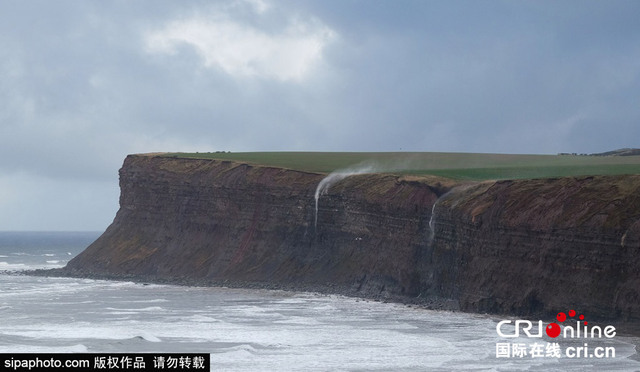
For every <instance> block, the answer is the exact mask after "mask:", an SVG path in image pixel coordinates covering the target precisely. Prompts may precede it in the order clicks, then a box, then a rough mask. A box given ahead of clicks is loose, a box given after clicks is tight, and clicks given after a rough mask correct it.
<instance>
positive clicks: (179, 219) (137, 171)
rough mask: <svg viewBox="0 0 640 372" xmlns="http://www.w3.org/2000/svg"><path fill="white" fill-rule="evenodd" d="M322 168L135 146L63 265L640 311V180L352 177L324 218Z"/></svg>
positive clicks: (408, 296) (469, 305)
mask: <svg viewBox="0 0 640 372" xmlns="http://www.w3.org/2000/svg"><path fill="white" fill-rule="evenodd" d="M324 176H325V175H323V174H316V173H305V172H299V171H294V170H287V169H281V168H273V167H263V166H254V165H248V164H242V163H236V162H230V161H215V160H199V159H176V158H169V157H161V156H152V155H131V156H128V157H127V159H126V160H125V163H124V165H123V167H122V169H121V170H120V187H121V197H120V210H119V211H118V213H117V215H116V218H115V219H114V221H113V223H112V224H111V226H109V228H108V229H107V230H106V231H105V232H104V234H103V235H102V236H101V237H100V238H99V239H98V240H96V241H95V242H94V243H93V244H92V245H90V246H89V247H88V248H87V249H86V250H85V251H84V252H83V253H81V254H80V255H78V256H77V257H75V258H74V259H73V260H71V261H70V262H69V264H68V265H67V267H66V268H65V272H66V273H68V274H71V275H87V276H99V275H108V276H131V275H133V276H138V277H145V278H150V279H167V280H172V279H184V280H187V281H191V282H195V283H225V282H228V283H268V284H272V285H276V286H280V287H285V288H303V289H304V288H321V289H324V290H326V291H328V292H331V291H336V292H341V293H349V294H355V295H362V296H366V297H376V298H380V297H384V298H391V299H404V300H408V301H427V302H428V301H431V300H432V299H438V300H445V301H446V300H448V301H449V302H450V303H455V304H457V305H458V306H459V307H460V308H461V309H463V310H465V311H478V312H494V313H512V314H523V315H527V314H551V313H553V312H557V311H566V310H568V309H569V308H579V309H580V310H581V311H582V312H584V313H588V314H589V315H590V316H593V317H602V318H611V319H614V318H620V319H637V318H640V254H639V253H640V176H612V177H581V178H573V177H570V178H558V179H541V180H523V181H499V182H484V183H478V184H465V185H454V184H453V183H451V182H450V181H447V180H444V179H438V178H435V177H409V176H398V175H391V174H363V175H354V176H351V177H347V178H345V179H343V180H341V181H339V182H337V183H336V184H335V185H332V186H331V187H330V188H329V190H328V193H327V194H326V195H323V196H321V197H320V199H319V203H318V212H317V217H316V208H315V199H314V193H315V189H316V186H317V185H318V183H319V182H320V181H321V180H322V179H323V178H324ZM434 205H435V207H434ZM316 219H317V220H316ZM316 221H317V222H316Z"/></svg>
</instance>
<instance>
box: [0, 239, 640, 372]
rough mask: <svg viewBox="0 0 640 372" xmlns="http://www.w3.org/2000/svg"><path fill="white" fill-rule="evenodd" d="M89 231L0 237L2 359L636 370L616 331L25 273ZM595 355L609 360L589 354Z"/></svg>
mask: <svg viewBox="0 0 640 372" xmlns="http://www.w3.org/2000/svg"><path fill="white" fill-rule="evenodd" d="M99 234H100V233H98V232H0V353H138V352H139V353H150V352H158V353H160V352H162V353H165V352H166V353H169V352H171V353H176V352H185V353H209V354H210V358H211V359H210V362H211V370H212V371H589V370H594V371H596V370H597V371H640V361H639V360H638V355H637V350H636V345H637V344H638V338H637V337H633V336H629V335H624V330H623V329H619V328H618V329H616V331H617V333H616V336H615V337H612V338H604V337H603V338H595V339H563V338H562V337H558V338H554V339H552V338H549V337H547V336H546V335H545V337H542V338H540V337H538V338H536V337H527V336H526V334H524V332H519V337H509V338H506V337H501V336H499V335H498V333H497V326H498V324H499V322H501V321H503V320H509V319H511V320H513V321H512V322H511V323H507V324H503V326H502V328H501V331H502V332H503V334H514V333H515V327H514V326H513V324H514V323H515V320H517V319H515V318H501V317H498V316H495V315H482V314H468V313H462V312H450V311H433V310H426V309H423V308H419V307H415V306H407V305H403V304H396V303H382V302H376V301H370V300H363V299H359V298H350V297H343V296H337V295H324V294H318V293H307V292H287V291H276V290H256V289H234V288H221V287H183V286H174V285H158V284H152V283H134V282H129V281H105V280H93V279H78V278H60V277H42V276H31V275H28V270H33V269H42V268H58V267H62V266H64V265H65V264H66V263H67V262H68V261H69V260H70V259H71V258H73V257H74V256H75V255H77V254H78V253H80V252H81V251H82V250H83V249H84V248H86V247H87V246H88V245H89V244H90V243H91V242H92V241H94V240H95V239H96V238H97V237H98V236H99ZM587 315H588V314H587ZM534 324H536V323H534ZM545 324H546V323H545ZM580 347H582V348H584V349H583V352H582V354H578V355H577V356H576V352H577V350H578V348H580ZM598 348H601V349H600V353H598V352H597V350H598ZM606 348H608V349H606ZM569 350H571V352H570V353H569V352H568V351H569ZM604 350H608V351H611V350H614V351H615V354H614V355H613V356H611V355H610V354H609V355H608V357H598V356H602V355H603V351H604ZM596 354H598V355H596Z"/></svg>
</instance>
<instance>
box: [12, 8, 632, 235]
mask: <svg viewBox="0 0 640 372" xmlns="http://www.w3.org/2000/svg"><path fill="white" fill-rule="evenodd" d="M637 14H640V3H638V2H634V1H629V2H626V1H615V2H600V1H598V2H591V1H560V2H558V1H525V2H523V1H520V2H511V1H442V2H434V1H429V2H425V1H402V2H389V1H288V0H287V1H279V2H276V1H266V0H242V1H225V2H210V1H193V2H188V3H186V2H175V1H153V2H148V1H112V2H104V1H84V2H76V1H67V2H65V1H61V2H60V1H58V2H50V1H28V2H27V1H22V2H3V3H2V4H0V43H1V45H2V48H0V134H1V136H0V172H1V173H0V174H1V175H2V177H0V204H1V205H3V206H5V208H4V210H3V212H2V213H3V215H2V216H0V225H1V226H0V229H3V226H5V227H4V229H6V228H7V227H6V226H16V227H15V228H18V227H20V226H23V225H24V224H28V221H29V216H30V214H29V212H28V211H29V209H28V208H27V209H26V210H24V211H21V212H20V213H22V214H23V215H24V216H25V217H24V218H23V220H24V222H20V223H16V224H13V225H11V223H12V222H11V221H10V220H11V218H10V217H8V216H10V215H11V213H12V211H16V210H18V209H19V208H20V206H24V205H27V204H28V205H32V204H34V202H33V200H37V201H39V202H40V203H39V204H40V205H43V204H46V202H47V200H53V199H57V200H63V199H64V200H67V201H68V203H69V204H77V205H82V204H86V200H85V199H86V198H88V195H91V192H90V190H101V191H100V192H99V193H98V192H97V191H96V194H95V198H96V200H97V201H96V203H95V205H100V207H95V208H94V209H93V210H91V209H89V208H84V209H83V207H81V206H78V207H77V208H76V209H75V210H74V212H73V213H69V216H70V217H69V222H65V223H63V224H58V225H55V226H53V227H52V228H54V227H55V228H59V227H60V226H69V227H72V226H78V228H88V227H87V226H89V225H87V224H84V223H81V222H79V221H85V220H87V218H86V217H84V215H97V216H98V215H99V216H101V217H96V218H94V219H93V221H94V222H92V224H91V225H90V226H94V227H93V228H97V229H100V228H103V226H101V225H100V224H98V223H96V222H95V221H97V220H101V221H105V222H104V223H107V222H108V221H109V220H110V219H111V218H112V216H113V210H112V209H113V208H115V207H117V184H116V182H117V179H116V171H117V168H118V167H119V166H120V164H121V162H122V160H123V158H124V156H125V155H126V154H128V153H135V152H147V151H215V150H233V151H252V150H325V151H326V150H342V151H345V150H350V151H395V150H400V149H402V150H407V151H409V150H414V151H417V150H424V151H478V152H529V153H556V152H564V151H567V152H574V151H575V152H597V151H605V150H609V149H614V148H619V147H628V146H638V144H637V143H634V142H633V141H634V140H635V139H637V138H640V126H638V125H637V123H638V120H639V119H640V109H639V108H638V107H639V106H638V97H639V96H640V81H639V71H640V69H639V68H638V67H639V66H638V61H639V60H640V32H639V31H640V30H639V28H640V26H638V23H637V21H636V19H635V18H636V16H637ZM71 180H77V182H78V185H81V186H78V187H79V188H82V190H80V191H79V193H80V194H82V195H84V196H83V198H85V199H79V197H78V198H75V199H74V197H73V195H72V194H71V192H70V191H68V189H69V188H70V185H71V184H72V181H71ZM70 182H71V183H70ZM37 183H39V184H46V186H47V187H48V188H50V189H51V191H50V192H48V193H46V192H45V193H35V191H34V189H33V188H32V186H31V185H34V184H37ZM22 186H25V187H22ZM3 187H4V189H3ZM71 188H72V187H71ZM2 190H4V191H2ZM34 193H35V194H34ZM106 194H109V198H111V199H109V200H110V202H109V203H112V204H113V207H112V209H111V210H107V209H108V208H107V207H104V206H105V205H108V204H109V203H108V202H107V201H106V200H107V199H105V198H106V196H101V195H106ZM8 195H12V196H8ZM34 195H36V196H34ZM3 198H4V199H3ZM27 198H31V201H30V202H29V203H25V202H24V201H25V200H26V199H27ZM34 198H35V199H34ZM74 200H75V201H74ZM49 209H50V212H48V216H51V217H52V218H53V219H55V217H54V216H55V215H56V211H55V209H56V208H55V207H54V206H53V205H52V207H51V208H49ZM5 211H7V212H5ZM4 213H6V214H4ZM73 215H77V216H78V217H76V219H75V220H74V218H73V217H71V216H73ZM42 220H46V218H43V219H42ZM74 221H75V222H74ZM24 226H26V225H24ZM38 226H45V225H44V222H42V223H39V224H38ZM33 228H37V227H33Z"/></svg>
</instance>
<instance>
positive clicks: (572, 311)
mask: <svg viewBox="0 0 640 372" xmlns="http://www.w3.org/2000/svg"><path fill="white" fill-rule="evenodd" d="M569 316H570V317H572V318H573V317H574V316H576V311H575V310H569Z"/></svg>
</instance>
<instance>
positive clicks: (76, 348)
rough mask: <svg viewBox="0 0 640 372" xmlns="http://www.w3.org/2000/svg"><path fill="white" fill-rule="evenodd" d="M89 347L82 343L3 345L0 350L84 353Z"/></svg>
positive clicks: (16, 352)
mask: <svg viewBox="0 0 640 372" xmlns="http://www.w3.org/2000/svg"><path fill="white" fill-rule="evenodd" d="M88 351H89V349H88V348H87V347H86V346H85V345H82V344H77V345H71V346H37V345H26V344H25V345H23V344H13V345H3V346H2V352H3V353H10V354H19V353H40V354H55V353H86V352H88Z"/></svg>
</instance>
